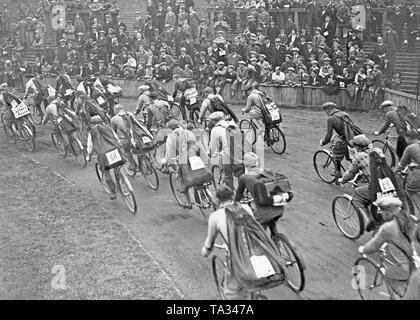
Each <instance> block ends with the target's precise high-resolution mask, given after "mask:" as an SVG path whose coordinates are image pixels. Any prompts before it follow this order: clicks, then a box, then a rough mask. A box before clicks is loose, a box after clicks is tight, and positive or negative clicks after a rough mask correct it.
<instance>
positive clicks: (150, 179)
mask: <svg viewBox="0 0 420 320" xmlns="http://www.w3.org/2000/svg"><path fill="white" fill-rule="evenodd" d="M138 163H139V167H140V170H141V173H142V174H143V176H144V178H145V179H146V181H147V184H148V185H149V187H150V188H151V189H152V190H155V191H156V190H158V189H159V177H158V174H157V172H156V170H155V168H154V167H153V165H152V162H151V161H150V159H149V157H148V156H147V155H143V156H138Z"/></svg>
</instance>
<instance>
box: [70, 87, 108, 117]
mask: <svg viewBox="0 0 420 320" xmlns="http://www.w3.org/2000/svg"><path fill="white" fill-rule="evenodd" d="M74 97H75V100H74V104H75V112H76V114H78V115H79V116H81V117H82V118H84V119H85V120H87V124H89V122H90V120H89V119H90V118H91V117H93V116H100V117H101V119H102V121H104V122H108V121H109V119H108V117H107V115H106V113H105V111H104V110H103V109H102V108H101V107H100V106H99V105H98V104H97V102H96V101H95V100H93V99H91V98H90V97H89V96H88V95H87V94H86V93H85V92H83V91H76V92H75V94H74Z"/></svg>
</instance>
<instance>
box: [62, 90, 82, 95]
mask: <svg viewBox="0 0 420 320" xmlns="http://www.w3.org/2000/svg"><path fill="white" fill-rule="evenodd" d="M83 91H84V90H83ZM72 93H73V90H72V89H67V90H66V92H65V95H66V96H69V95H71V94H72Z"/></svg>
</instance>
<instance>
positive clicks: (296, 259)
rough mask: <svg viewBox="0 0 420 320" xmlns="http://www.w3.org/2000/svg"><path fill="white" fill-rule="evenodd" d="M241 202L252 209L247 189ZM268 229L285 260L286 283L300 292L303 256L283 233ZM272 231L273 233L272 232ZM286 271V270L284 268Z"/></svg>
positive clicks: (303, 266)
mask: <svg viewBox="0 0 420 320" xmlns="http://www.w3.org/2000/svg"><path fill="white" fill-rule="evenodd" d="M240 202H241V203H243V204H247V205H249V206H250V207H251V209H252V210H253V211H254V209H255V206H254V199H253V197H252V195H251V193H250V192H248V191H247V190H246V191H245V192H244V196H243V197H242V199H241V201H240ZM269 230H270V237H271V240H273V242H274V243H275V244H276V246H277V248H278V250H279V253H280V256H281V257H282V258H283V260H284V261H285V266H286V268H287V274H288V276H287V283H288V285H289V287H290V288H291V289H292V290H293V291H294V292H301V291H303V289H304V288H305V270H306V265H305V263H304V261H303V258H302V257H301V255H300V254H299V252H298V250H297V248H296V246H295V245H294V244H293V243H292V242H291V241H290V240H289V239H288V238H287V237H286V236H285V235H284V234H283V233H280V232H279V231H278V230H277V228H274V230H271V229H269ZM272 231H273V232H274V233H272ZM285 271H286V270H285Z"/></svg>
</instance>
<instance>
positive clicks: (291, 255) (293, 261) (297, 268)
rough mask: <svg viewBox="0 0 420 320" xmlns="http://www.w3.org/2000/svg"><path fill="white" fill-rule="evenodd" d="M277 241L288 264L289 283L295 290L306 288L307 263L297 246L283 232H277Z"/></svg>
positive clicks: (299, 290) (286, 264)
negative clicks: (305, 263)
mask: <svg viewBox="0 0 420 320" xmlns="http://www.w3.org/2000/svg"><path fill="white" fill-rule="evenodd" d="M275 243H276V245H277V247H278V249H279V252H280V255H281V257H282V258H283V260H284V262H285V266H286V270H285V272H286V273H287V283H288V284H289V286H290V288H291V289H292V290H293V291H295V292H301V291H303V289H304V288H305V265H304V263H303V259H302V258H301V257H300V256H299V253H298V252H297V249H296V248H295V246H294V245H293V244H292V243H291V242H290V241H289V239H287V238H286V237H285V236H284V235H283V234H280V233H279V234H277V235H276V237H275Z"/></svg>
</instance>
